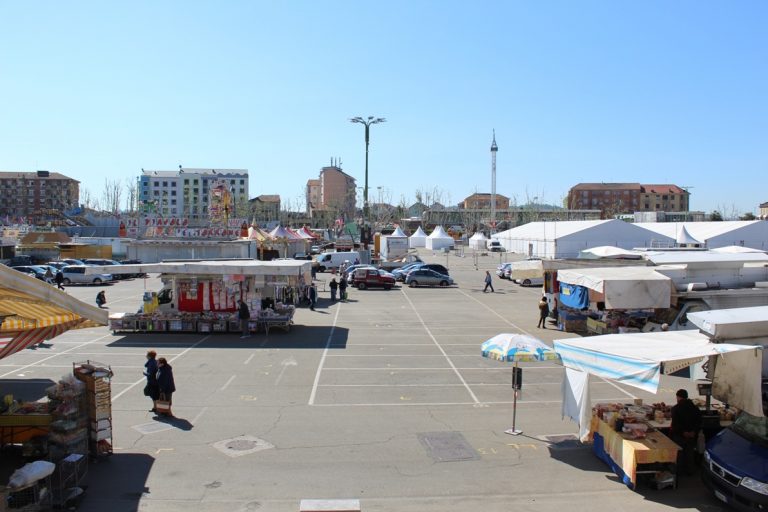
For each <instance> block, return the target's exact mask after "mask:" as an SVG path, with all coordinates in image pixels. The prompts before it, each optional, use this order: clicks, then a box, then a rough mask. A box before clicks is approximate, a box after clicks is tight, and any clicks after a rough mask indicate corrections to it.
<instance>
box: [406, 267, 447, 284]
mask: <svg viewBox="0 0 768 512" xmlns="http://www.w3.org/2000/svg"><path fill="white" fill-rule="evenodd" d="M405 284H407V285H408V286H410V287H411V288H416V287H417V286H450V285H452V284H453V279H451V278H450V277H449V276H447V275H445V274H441V273H439V272H436V271H434V270H432V269H430V268H417V269H416V270H412V271H411V272H409V273H408V275H407V276H406V277H405Z"/></svg>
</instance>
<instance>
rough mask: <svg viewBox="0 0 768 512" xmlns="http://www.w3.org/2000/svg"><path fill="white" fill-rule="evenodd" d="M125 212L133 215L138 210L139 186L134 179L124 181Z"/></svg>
mask: <svg viewBox="0 0 768 512" xmlns="http://www.w3.org/2000/svg"><path fill="white" fill-rule="evenodd" d="M125 192H126V198H125V211H127V212H128V213H129V214H133V213H135V212H136V211H137V210H138V208H139V184H138V182H137V181H136V180H135V179H131V178H126V180H125Z"/></svg>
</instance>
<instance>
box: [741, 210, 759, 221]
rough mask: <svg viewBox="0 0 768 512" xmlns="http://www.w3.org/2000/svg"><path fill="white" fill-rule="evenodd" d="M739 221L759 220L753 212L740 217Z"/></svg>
mask: <svg viewBox="0 0 768 512" xmlns="http://www.w3.org/2000/svg"><path fill="white" fill-rule="evenodd" d="M739 220H757V217H755V214H754V213H752V212H747V213H745V214H744V215H742V216H741V217H739Z"/></svg>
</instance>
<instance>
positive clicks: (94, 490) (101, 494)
mask: <svg viewBox="0 0 768 512" xmlns="http://www.w3.org/2000/svg"><path fill="white" fill-rule="evenodd" d="M154 462H155V458H154V457H152V456H150V455H147V454H144V453H115V454H114V455H112V456H110V457H108V458H102V459H99V462H97V463H90V464H89V466H88V478H87V483H88V490H87V491H86V493H85V498H84V499H83V501H82V503H81V504H80V507H79V508H80V509H83V510H86V509H87V510H113V511H136V510H139V509H140V506H139V501H140V500H141V498H142V497H144V496H145V495H149V494H151V489H150V488H149V487H147V478H148V477H149V472H150V471H151V470H152V465H153V464H154ZM118 475H119V476H118Z"/></svg>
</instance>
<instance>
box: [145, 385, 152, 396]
mask: <svg viewBox="0 0 768 512" xmlns="http://www.w3.org/2000/svg"><path fill="white" fill-rule="evenodd" d="M144 396H152V386H150V385H149V384H147V385H146V386H144Z"/></svg>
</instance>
